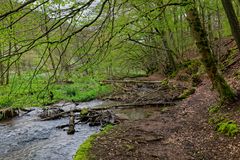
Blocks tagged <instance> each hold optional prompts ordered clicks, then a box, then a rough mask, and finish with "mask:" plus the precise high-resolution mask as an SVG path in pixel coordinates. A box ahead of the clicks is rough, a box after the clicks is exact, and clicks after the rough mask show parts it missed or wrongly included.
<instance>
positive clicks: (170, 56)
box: [160, 30, 177, 72]
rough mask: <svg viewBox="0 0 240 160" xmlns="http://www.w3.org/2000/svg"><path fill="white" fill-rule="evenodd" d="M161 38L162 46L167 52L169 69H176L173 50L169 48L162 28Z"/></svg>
mask: <svg viewBox="0 0 240 160" xmlns="http://www.w3.org/2000/svg"><path fill="white" fill-rule="evenodd" d="M160 34H161V39H162V43H163V46H164V49H165V50H166V53H167V57H168V61H169V64H170V66H169V67H170V68H171V71H172V72H173V71H176V69H177V67H176V62H175V60H174V57H173V54H174V52H173V50H171V49H170V47H169V45H168V42H167V39H166V33H165V31H164V30H162V31H161V33H160Z"/></svg>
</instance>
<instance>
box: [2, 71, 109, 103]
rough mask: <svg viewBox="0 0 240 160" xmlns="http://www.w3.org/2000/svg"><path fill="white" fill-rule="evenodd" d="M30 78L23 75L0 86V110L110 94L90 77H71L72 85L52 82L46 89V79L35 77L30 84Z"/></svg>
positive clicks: (104, 86)
mask: <svg viewBox="0 0 240 160" xmlns="http://www.w3.org/2000/svg"><path fill="white" fill-rule="evenodd" d="M30 78H31V74H24V75H23V76H22V77H18V78H15V79H12V80H11V84H10V85H6V86H1V90H0V108H1V107H2V108H5V107H10V106H12V107H32V106H44V105H47V104H51V103H54V102H57V101H60V100H65V101H79V102H80V101H89V100H92V99H95V98H97V97H99V96H103V95H105V94H108V93H110V92H111V87H110V86H106V85H101V84H100V83H99V81H100V79H99V80H98V79H93V78H91V77H84V78H79V77H73V83H62V84H61V83H55V82H52V83H50V85H49V86H48V88H46V86H47V84H48V80H49V79H48V77H45V76H37V77H35V78H34V79H33V80H32V82H31V83H30V82H29V79H30ZM13 99H14V100H13Z"/></svg>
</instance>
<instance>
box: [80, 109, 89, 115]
mask: <svg viewBox="0 0 240 160" xmlns="http://www.w3.org/2000/svg"><path fill="white" fill-rule="evenodd" d="M88 112H89V110H88V108H83V109H82V110H81V112H80V114H81V115H87V114H88Z"/></svg>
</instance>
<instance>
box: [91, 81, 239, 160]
mask: <svg viewBox="0 0 240 160" xmlns="http://www.w3.org/2000/svg"><path fill="white" fill-rule="evenodd" d="M216 101H217V96H216V94H215V92H213V91H212V90H211V83H210V81H208V80H204V81H203V82H202V83H201V85H200V86H199V87H198V88H197V89H196V91H195V93H194V94H192V95H191V96H190V97H188V98H186V99H184V100H183V101H180V102H178V103H177V105H176V106H172V107H167V108H164V109H162V110H161V109H158V110H156V108H155V112H153V113H154V114H151V116H149V117H147V118H144V119H140V120H133V121H125V122H123V123H122V124H120V125H119V126H117V127H116V128H115V129H114V130H112V131H110V132H109V133H108V134H107V135H105V136H102V137H99V138H98V139H96V141H95V142H94V144H93V148H92V150H91V151H90V153H91V154H92V155H94V157H95V158H96V157H97V159H104V160H110V159H111V160H112V159H116V160H126V159H128V160H152V159H159V160H183V159H186V160H187V159H194V160H200V159H206V160H208V159H209V160H210V159H211V160H213V159H216V160H217V159H218V160H221V159H228V160H236V159H240V154H239V153H240V138H239V136H236V137H233V138H231V137H230V138H229V137H226V136H224V135H222V134H219V133H217V132H216V131H214V128H213V126H211V125H210V124H209V123H208V120H209V113H208V108H209V106H211V105H213V104H214V103H216ZM151 113H152V112H151Z"/></svg>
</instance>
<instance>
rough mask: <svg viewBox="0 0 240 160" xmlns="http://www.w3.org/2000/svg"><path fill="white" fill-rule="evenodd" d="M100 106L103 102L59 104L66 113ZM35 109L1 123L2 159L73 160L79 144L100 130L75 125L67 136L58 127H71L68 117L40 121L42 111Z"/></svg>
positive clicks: (0, 155)
mask: <svg viewBox="0 0 240 160" xmlns="http://www.w3.org/2000/svg"><path fill="white" fill-rule="evenodd" d="M101 104H103V101H99V100H94V101H90V102H85V103H81V104H79V105H77V106H75V105H74V104H72V103H66V104H64V103H63V102H62V103H58V104H56V105H58V106H59V107H61V108H62V109H63V110H64V111H67V110H70V109H74V108H85V107H88V108H92V107H95V106H97V105H101ZM33 109H34V110H33V111H31V112H29V113H28V114H25V115H23V116H19V117H16V118H13V119H11V120H8V121H3V122H0V160H72V159H73V156H74V154H75V153H76V151H77V149H78V147H79V145H80V144H82V143H83V142H84V141H85V140H86V139H87V138H88V137H89V136H90V135H92V134H94V133H96V132H97V131H98V130H99V127H89V126H88V125H87V124H79V125H76V126H75V129H76V132H75V134H74V135H67V132H66V131H64V130H63V129H57V128H56V127H57V126H59V125H63V124H68V121H69V119H68V118H61V119H57V120H51V121H41V120H39V117H38V116H37V115H38V114H39V113H40V112H41V111H42V109H40V108H33Z"/></svg>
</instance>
